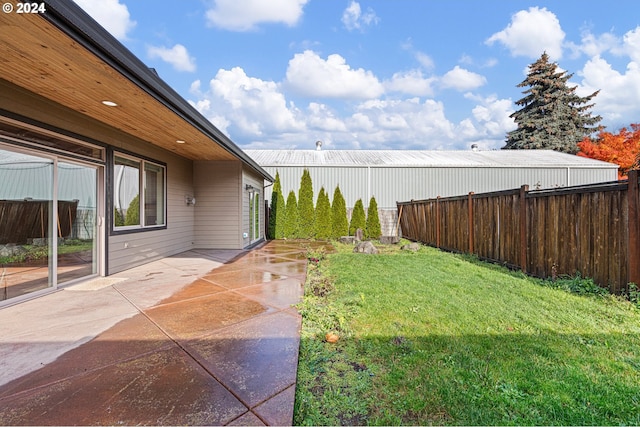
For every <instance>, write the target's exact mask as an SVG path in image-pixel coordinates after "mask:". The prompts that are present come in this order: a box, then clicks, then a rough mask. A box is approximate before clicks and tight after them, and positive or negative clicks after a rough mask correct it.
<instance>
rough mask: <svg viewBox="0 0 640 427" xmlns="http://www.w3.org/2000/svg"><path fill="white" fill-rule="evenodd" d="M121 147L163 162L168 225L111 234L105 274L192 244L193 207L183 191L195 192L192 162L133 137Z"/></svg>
mask: <svg viewBox="0 0 640 427" xmlns="http://www.w3.org/2000/svg"><path fill="white" fill-rule="evenodd" d="M122 149H126V150H127V152H131V153H133V154H137V155H139V156H144V157H146V158H149V159H152V160H155V161H158V162H162V163H165V164H166V183H167V193H166V194H167V218H166V222H167V227H166V229H159V230H145V231H140V232H135V233H126V234H117V235H111V236H110V237H109V243H108V252H107V256H108V274H113V273H116V272H119V271H122V270H127V269H129V268H132V267H135V266H138V265H142V264H146V263H147V262H149V261H152V260H155V259H159V258H162V257H166V256H171V255H175V254H178V253H181V252H184V251H187V250H190V249H193V248H194V247H195V245H194V243H195V241H194V223H195V214H194V207H193V206H188V205H187V204H186V203H185V195H187V194H193V193H194V185H193V162H192V161H191V160H188V159H185V158H183V157H179V156H176V155H175V154H173V153H170V152H168V151H165V150H162V149H159V148H157V147H155V146H153V145H151V144H148V143H141V142H140V141H136V140H127V141H123V143H122Z"/></svg>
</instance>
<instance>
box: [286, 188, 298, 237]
mask: <svg viewBox="0 0 640 427" xmlns="http://www.w3.org/2000/svg"><path fill="white" fill-rule="evenodd" d="M298 230H299V218H298V203H297V201H296V193H294V192H293V190H291V191H290V192H289V195H288V196H287V208H286V211H285V220H284V237H285V238H287V239H296V238H298Z"/></svg>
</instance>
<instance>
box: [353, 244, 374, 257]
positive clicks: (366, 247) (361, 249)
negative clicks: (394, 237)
mask: <svg viewBox="0 0 640 427" xmlns="http://www.w3.org/2000/svg"><path fill="white" fill-rule="evenodd" d="M353 252H354V253H361V254H377V253H378V249H377V248H376V247H375V246H373V243H371V242H369V241H366V242H360V243H358V244H357V245H356V247H355V248H353Z"/></svg>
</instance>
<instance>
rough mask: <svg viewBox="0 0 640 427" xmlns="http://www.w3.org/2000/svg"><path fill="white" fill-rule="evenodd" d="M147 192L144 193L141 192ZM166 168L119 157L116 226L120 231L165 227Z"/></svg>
mask: <svg viewBox="0 0 640 427" xmlns="http://www.w3.org/2000/svg"><path fill="white" fill-rule="evenodd" d="M140 189H143V190H144V191H142V192H141V191H140ZM165 199H166V198H165V168H164V166H161V165H158V164H156V163H152V162H149V161H147V160H142V159H137V158H135V157H131V156H125V155H122V154H116V155H115V157H114V167H113V225H114V227H115V228H118V229H135V228H145V227H157V226H162V225H164V224H165V205H166V204H165Z"/></svg>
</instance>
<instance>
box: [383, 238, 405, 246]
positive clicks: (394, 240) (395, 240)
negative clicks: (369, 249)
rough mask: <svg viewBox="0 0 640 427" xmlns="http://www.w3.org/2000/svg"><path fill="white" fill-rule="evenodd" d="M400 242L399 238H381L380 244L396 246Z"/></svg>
mask: <svg viewBox="0 0 640 427" xmlns="http://www.w3.org/2000/svg"><path fill="white" fill-rule="evenodd" d="M399 241H400V238H399V237H398V236H380V243H382V244H383V245H395V244H396V243H398V242H399Z"/></svg>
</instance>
